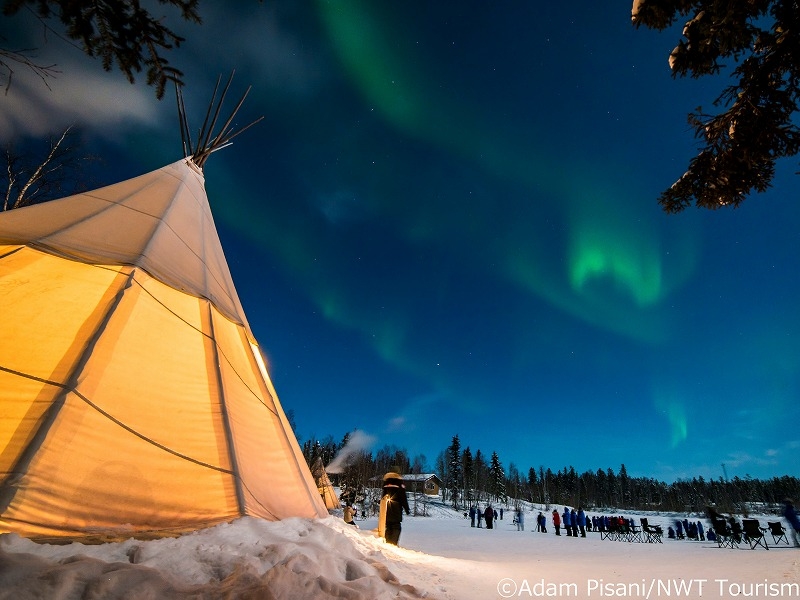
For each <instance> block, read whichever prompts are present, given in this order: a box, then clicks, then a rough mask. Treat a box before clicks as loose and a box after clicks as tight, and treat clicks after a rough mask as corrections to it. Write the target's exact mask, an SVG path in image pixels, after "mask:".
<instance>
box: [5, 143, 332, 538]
mask: <svg viewBox="0 0 800 600" xmlns="http://www.w3.org/2000/svg"><path fill="white" fill-rule="evenodd" d="M241 515H253V516H257V517H263V518H265V519H280V518H284V517H288V516H304V517H318V516H319V517H321V516H325V515H327V512H326V510H325V506H324V505H323V503H322V501H321V499H320V496H319V493H318V491H317V486H316V484H315V481H314V480H313V478H312V477H311V474H310V471H309V469H308V467H307V465H306V464H305V461H304V459H303V456H302V453H301V451H300V448H299V446H298V444H297V441H296V439H295V437H294V434H293V432H292V430H291V427H290V426H289V424H288V422H287V420H286V416H285V414H284V412H283V409H282V408H281V405H280V402H279V401H278V397H277V395H276V393H275V390H274V389H273V386H272V383H271V382H270V378H269V375H268V374H267V369H266V366H265V364H264V361H263V359H262V354H261V352H260V350H259V348H258V346H257V344H256V342H255V340H254V338H253V335H252V333H251V331H250V329H249V326H248V324H247V320H246V319H245V315H244V311H243V310H242V306H241V304H240V302H239V298H238V296H237V294H236V290H235V288H234V285H233V282H232V280H231V275H230V272H229V270H228V265H227V263H226V261H225V257H224V255H223V252H222V247H221V245H220V242H219V238H218V235H217V231H216V228H215V226H214V221H213V218H212V216H211V211H210V209H209V205H208V199H207V197H206V192H205V187H204V179H203V175H202V171H201V170H200V169H199V168H198V167H197V166H196V164H195V162H193V161H192V159H190V158H188V159H184V160H180V161H178V162H176V163H174V164H172V165H169V166H166V167H164V168H162V169H159V170H157V171H154V172H152V173H148V174H146V175H142V176H140V177H136V178H134V179H131V180H128V181H124V182H122V183H118V184H116V185H112V186H109V187H105V188H102V189H99V190H95V191H92V192H87V193H84V194H78V195H75V196H71V197H68V198H63V199H60V200H54V201H52V202H48V203H45V204H39V205H34V206H30V207H26V208H20V209H17V210H12V211H9V212H5V213H0V533H2V532H16V533H19V534H21V535H24V536H27V537H31V538H57V537H68V538H78V537H97V538H100V539H113V538H124V537H129V536H131V535H134V536H138V537H142V536H160V535H167V534H174V533H179V532H184V531H187V530H193V529H197V528H200V527H203V526H207V525H211V524H215V523H219V522H223V521H228V520H231V519H233V518H236V517H238V516H241Z"/></svg>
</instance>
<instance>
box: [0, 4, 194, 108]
mask: <svg viewBox="0 0 800 600" xmlns="http://www.w3.org/2000/svg"><path fill="white" fill-rule="evenodd" d="M199 1H200V0H158V3H159V4H160V5H170V6H172V7H174V8H176V9H178V10H179V11H180V14H181V17H182V18H183V19H184V20H186V21H189V22H192V23H200V14H199V12H198V4H199ZM23 9H25V10H28V11H30V12H31V13H32V14H33V15H35V16H36V17H37V18H39V19H40V20H41V21H42V23H44V24H45V27H47V29H48V30H49V31H52V32H54V33H55V34H57V35H63V36H65V37H66V38H68V39H69V40H71V41H72V42H74V43H76V44H78V45H80V47H81V49H82V50H83V51H84V52H85V53H86V54H88V55H89V56H91V57H97V58H99V59H100V60H101V62H102V64H103V68H104V69H105V70H106V71H111V70H112V69H113V68H114V66H116V67H117V68H119V70H120V71H122V73H123V74H124V75H125V77H126V78H127V79H128V81H130V82H131V83H133V82H134V79H135V76H136V75H138V74H139V73H141V72H142V71H144V72H145V74H146V80H147V84H148V85H151V86H153V87H154V88H155V91H156V96H157V97H158V98H159V99H160V98H162V97H163V96H164V91H165V89H166V86H167V83H169V82H170V81H174V82H176V83H181V82H182V77H183V73H182V72H181V71H180V70H178V69H176V68H175V67H172V66H171V65H170V64H169V61H168V60H167V59H166V57H165V53H166V52H167V51H169V50H171V49H173V48H177V47H178V46H180V45H181V43H182V42H183V41H184V38H182V37H181V36H179V35H178V34H176V33H175V32H174V31H173V30H172V29H170V28H169V27H167V25H165V23H164V18H163V15H156V14H152V13H151V12H150V11H148V10H147V9H145V8H143V7H142V6H141V5H140V2H139V1H138V0H84V1H74V0H5V1H4V2H3V15H4V16H5V17H11V16H14V15H17V14H18V13H20V12H21V11H22V10H23ZM52 21H58V22H59V23H60V27H62V28H63V32H62V31H61V30H57V29H55V28H54V27H53V26H51V25H50V23H51V22H52ZM14 62H16V63H19V64H23V65H25V66H27V67H29V68H31V69H33V70H34V71H35V72H37V74H39V75H40V77H43V78H44V76H43V75H42V72H41V71H39V70H40V69H42V68H44V69H45V74H47V69H48V68H50V69H52V66H50V67H47V66H45V67H42V66H40V65H37V64H36V63H35V62H34V61H32V60H31V59H30V57H29V56H28V55H27V54H26V52H24V51H19V52H15V51H12V50H8V49H2V50H0V68H2V69H3V70H5V72H6V75H7V77H8V79H7V84H6V88H7V87H8V85H10V81H11V76H12V75H13V68H12V64H13V63H14Z"/></svg>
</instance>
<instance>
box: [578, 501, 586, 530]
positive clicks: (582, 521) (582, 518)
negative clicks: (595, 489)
mask: <svg viewBox="0 0 800 600" xmlns="http://www.w3.org/2000/svg"><path fill="white" fill-rule="evenodd" d="M577 517H578V527H579V528H580V530H581V537H586V513H585V512H583V507H582V506H579V507H578V514H577ZM576 535H577V532H576Z"/></svg>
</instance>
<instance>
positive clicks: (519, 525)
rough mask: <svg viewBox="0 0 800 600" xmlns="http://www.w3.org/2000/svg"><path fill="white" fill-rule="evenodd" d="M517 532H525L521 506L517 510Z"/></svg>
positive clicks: (523, 512) (523, 513)
mask: <svg viewBox="0 0 800 600" xmlns="http://www.w3.org/2000/svg"><path fill="white" fill-rule="evenodd" d="M517 531H525V511H523V510H522V507H521V506H520V507H519V508H518V509H517Z"/></svg>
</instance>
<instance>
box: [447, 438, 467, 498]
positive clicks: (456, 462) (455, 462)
mask: <svg viewBox="0 0 800 600" xmlns="http://www.w3.org/2000/svg"><path fill="white" fill-rule="evenodd" d="M447 461H448V485H447V487H448V489H449V490H450V494H451V498H450V499H451V500H452V502H453V508H458V500H459V498H460V497H461V494H460V493H459V490H460V489H461V487H462V484H463V480H464V477H463V474H464V472H463V470H462V468H461V441H460V440H459V439H458V434H456V435H454V436H453V441H452V443H451V444H450V447H449V448H448V449H447Z"/></svg>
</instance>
